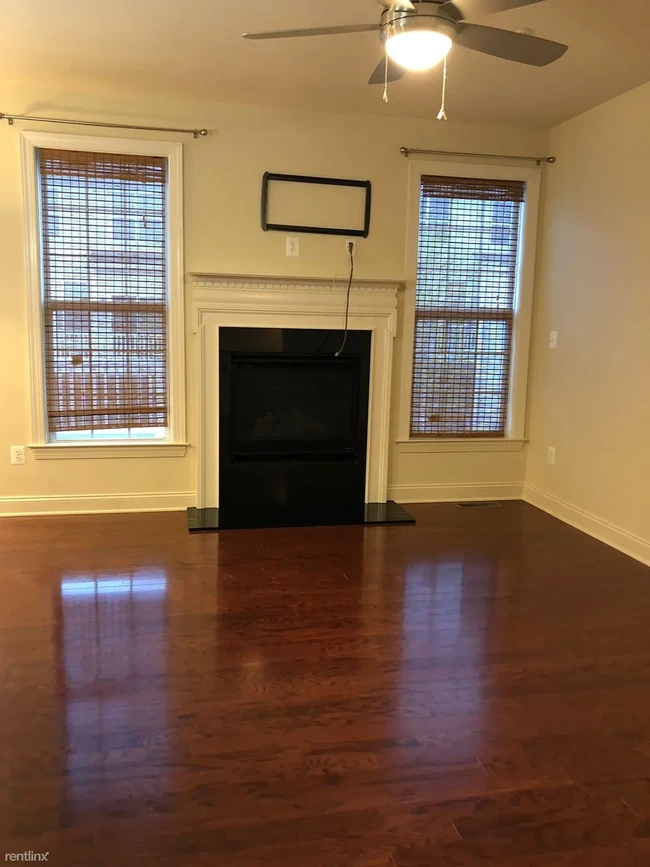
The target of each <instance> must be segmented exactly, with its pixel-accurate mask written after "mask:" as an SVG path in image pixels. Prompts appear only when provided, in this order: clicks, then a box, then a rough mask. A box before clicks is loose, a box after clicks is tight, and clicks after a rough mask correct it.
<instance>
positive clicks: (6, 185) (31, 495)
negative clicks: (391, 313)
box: [0, 82, 547, 513]
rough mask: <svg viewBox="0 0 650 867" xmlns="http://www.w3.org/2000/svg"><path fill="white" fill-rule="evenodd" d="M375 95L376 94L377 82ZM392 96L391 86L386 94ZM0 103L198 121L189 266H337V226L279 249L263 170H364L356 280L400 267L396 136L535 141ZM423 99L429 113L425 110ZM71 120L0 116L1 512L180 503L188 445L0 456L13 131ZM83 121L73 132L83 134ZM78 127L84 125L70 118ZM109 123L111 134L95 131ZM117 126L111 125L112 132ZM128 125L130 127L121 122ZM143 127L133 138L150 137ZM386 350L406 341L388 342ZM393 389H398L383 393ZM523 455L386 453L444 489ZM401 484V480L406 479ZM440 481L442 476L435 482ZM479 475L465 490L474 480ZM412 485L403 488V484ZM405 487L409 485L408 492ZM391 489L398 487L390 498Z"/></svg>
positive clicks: (190, 183) (506, 472)
mask: <svg viewBox="0 0 650 867" xmlns="http://www.w3.org/2000/svg"><path fill="white" fill-rule="evenodd" d="M377 98H378V99H379V100H380V99H381V93H379V92H378V95H377ZM393 98H394V99H396V98H398V97H397V96H393ZM0 106H2V109H3V110H5V111H12V112H14V113H19V114H23V113H41V114H43V115H46V116H47V115H50V116H52V115H54V116H56V115H57V114H58V115H60V116H65V117H77V118H80V119H82V118H85V119H89V120H98V119H99V120H107V121H110V122H124V123H132V124H145V125H162V126H190V127H194V126H206V127H208V128H210V130H211V134H210V136H209V137H208V138H206V139H201V140H198V141H194V140H193V139H192V138H190V137H178V136H173V135H168V136H166V137H167V138H169V139H180V140H182V141H184V142H185V143H186V144H185V194H186V203H185V268H186V271H187V272H188V273H189V272H196V271H198V272H201V271H203V272H208V271H209V272H221V273H245V274H274V275H296V276H309V277H328V278H329V277H332V276H333V275H334V274H343V273H344V272H345V270H346V257H345V248H344V244H343V242H342V240H341V239H340V238H336V237H322V236H307V235H305V236H302V237H301V256H300V258H298V259H289V258H286V256H285V241H284V236H282V235H280V234H278V233H274V232H269V233H264V232H262V230H261V228H260V186H261V177H262V174H263V172H264V171H266V170H270V171H277V172H289V173H298V174H317V175H330V176H341V177H352V178H363V179H366V178H367V179H369V180H371V181H372V183H373V211H372V226H371V232H370V236H369V238H367V239H366V240H361V241H360V242H359V244H358V259H357V271H358V276H359V277H363V278H377V279H398V280H401V279H404V276H405V262H404V259H405V244H406V238H405V234H406V222H407V221H406V197H407V186H408V184H407V177H408V162H407V160H405V159H404V157H402V156H401V155H400V153H399V148H400V147H401V146H402V145H407V146H410V147H424V148H447V149H451V150H471V151H487V152H489V151H496V152H509V153H513V154H527V153H537V152H538V151H539V152H545V150H546V146H547V135H546V133H545V132H544V131H542V130H537V129H525V128H509V127H502V126H486V125H470V124H455V123H453V122H449V123H446V124H445V123H438V122H436V121H435V120H432V121H431V122H427V121H417V120H413V121H409V120H404V119H399V118H393V117H389V116H386V117H380V116H368V117H360V116H355V115H333V114H324V113H321V112H319V111H318V108H317V107H315V108H314V111H313V112H311V113H305V112H299V113H295V112H292V111H289V110H286V109H278V108H270V107H267V108H255V107H250V106H248V107H244V106H232V105H218V104H214V103H210V104H206V103H203V104H200V103H192V102H191V101H181V100H172V99H163V98H160V97H158V98H154V97H150V96H146V95H136V94H120V93H117V92H114V93H107V92H92V93H90V92H83V91H80V92H77V93H73V92H70V91H58V90H57V89H56V88H55V87H53V86H48V85H47V84H43V83H41V84H40V86H38V87H36V86H33V87H29V88H28V87H26V86H23V87H18V86H10V85H8V84H7V82H2V83H0ZM434 114H435V111H434V106H433V104H432V117H433V116H434ZM46 128H47V129H49V130H50V131H52V130H57V129H60V131H66V132H69V131H70V127H65V128H57V127H52V126H48V127H44V126H43V125H36V124H16V126H15V127H13V128H12V127H8V126H7V125H6V124H2V125H0V261H1V262H2V268H0V298H1V303H0V410H1V411H0V513H1V512H27V511H41V510H45V511H55V510H69V509H75V510H83V509H85V508H88V509H100V508H115V509H128V508H173V507H178V508H182V507H184V506H185V505H188V504H191V503H192V502H193V498H194V491H195V489H196V482H195V455H194V450H193V449H192V448H190V449H189V451H188V454H187V456H186V457H185V458H148V459H119V460H115V459H113V460H92V461H91V460H85V461H81V460H80V461H67V460H66V461H38V462H36V461H34V459H33V457H32V456H31V455H29V454H28V461H27V465H26V466H24V467H14V466H10V465H9V446H10V445H11V444H25V443H28V442H29V440H30V433H29V431H30V426H29V395H28V389H29V376H28V368H27V330H26V302H25V274H24V260H23V247H24V244H23V226H22V195H21V170H20V147H19V135H18V129H46ZM95 132H96V131H94V130H88V131H87V133H86V134H91V133H95ZM79 134H80V135H83V134H84V130H83V128H79ZM100 134H101V135H104V134H106V135H109V134H111V133H110V132H106V133H104V132H103V131H102V132H101V133H100ZM115 134H116V135H120V136H123V135H124V133H115ZM133 135H138V134H133ZM150 136H151V134H150V133H149V134H146V133H145V134H142V135H141V136H140V137H145V138H146V137H150ZM396 349H397V356H398V360H399V356H400V353H408V352H410V350H411V347H410V346H408V345H404V341H402V340H401V339H400V340H399V341H398V346H397V347H396ZM187 350H188V372H187V376H188V412H189V416H188V435H189V441H190V443H192V442H193V441H194V435H195V424H194V411H195V405H194V404H195V401H194V395H195V376H196V374H195V369H194V364H193V354H192V350H193V340H192V338H191V336H188V345H187ZM396 397H397V395H396ZM524 462H525V453H524V452H518V453H512V454H498V455H495V454H489V453H488V454H470V455H463V454H452V455H448V454H431V455H400V456H397V455H394V456H393V459H392V462H391V479H390V483H391V486H392V490H393V493H396V492H398V493H399V492H400V490H402V489H403V490H402V493H403V492H404V491H408V490H411V491H413V488H412V487H411V488H410V489H409V487H408V486H414V485H417V486H418V488H419V490H420V491H422V490H423V491H425V493H426V492H427V491H430V492H432V495H433V496H436V494H440V490H441V489H440V488H438V487H436V486H440V485H444V486H446V487H445V492H446V494H449V493H450V492H451V495H452V496H455V494H454V491H453V487H454V486H455V485H458V484H461V485H467V486H470V487H468V488H464V489H462V490H461V493H462V491H463V490H464V491H466V492H470V495H471V496H475V495H477V494H478V495H480V494H481V493H485V494H487V496H495V495H497V494H498V492H499V490H503V489H501V488H498V487H496V488H495V487H494V485H497V486H499V485H503V484H507V485H510V484H514V485H515V488H517V487H518V486H521V484H522V482H523V477H524ZM405 486H406V487H405ZM448 486H451V487H448ZM476 486H478V488H476ZM413 493H414V495H415V492H414V491H413ZM407 498H408V496H407ZM401 499H404V496H402V497H401Z"/></svg>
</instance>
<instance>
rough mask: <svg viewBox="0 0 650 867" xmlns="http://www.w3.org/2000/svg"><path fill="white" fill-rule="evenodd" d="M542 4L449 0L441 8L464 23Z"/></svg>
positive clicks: (519, 0) (512, 0)
mask: <svg viewBox="0 0 650 867" xmlns="http://www.w3.org/2000/svg"><path fill="white" fill-rule="evenodd" d="M542 2H543V0H449V2H447V3H443V4H442V6H441V7H440V8H441V9H442V10H443V11H444V12H446V13H447V15H450V17H452V18H454V20H455V21H462V20H463V19H464V18H480V17H481V16H482V15H493V14H494V13H495V12H506V11H507V10H508V9H519V7H520V6H531V5H532V4H533V3H542Z"/></svg>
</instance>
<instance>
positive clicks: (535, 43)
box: [243, 0, 568, 84]
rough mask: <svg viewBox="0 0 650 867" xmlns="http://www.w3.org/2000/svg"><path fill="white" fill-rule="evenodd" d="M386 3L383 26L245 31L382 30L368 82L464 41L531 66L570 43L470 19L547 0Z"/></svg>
mask: <svg viewBox="0 0 650 867" xmlns="http://www.w3.org/2000/svg"><path fill="white" fill-rule="evenodd" d="M378 2H379V4H380V5H381V6H383V7H384V11H383V12H382V13H381V18H380V21H379V23H378V24H344V25H342V26H338V27H337V26H334V27H312V28H308V29H306V30H271V31H268V32H265V33H244V34H243V35H244V38H245V39H287V38H293V37H298V36H335V35H338V34H340V33H366V32H373V31H374V32H377V33H379V34H380V37H381V39H382V41H383V42H384V44H385V46H386V53H387V55H388V70H386V61H385V60H382V61H381V62H380V64H379V66H378V67H377V68H376V69H375V71H374V72H373V74H372V75H371V76H370V80H369V82H368V84H383V83H384V80H385V78H386V72H388V81H398V80H399V79H400V78H402V77H403V76H404V75H405V74H406V72H407V71H408V70H425V69H431V68H432V67H434V66H435V65H436V64H437V63H440V62H441V61H442V60H443V59H444V58H445V57H446V56H447V54H448V53H449V51H450V49H451V47H452V45H460V46H461V47H463V48H470V49H471V50H472V51H479V52H481V53H482V54H491V55H492V56H493V57H502V58H503V59H504V60H512V61H514V62H515V63H526V64H528V65H529V66H548V64H549V63H553V62H554V61H556V60H559V58H560V57H562V55H563V54H564V53H565V52H566V51H567V48H568V46H567V45H562V44H561V43H559V42H551V41H550V40H548V39H540V38H539V37H538V36H531V35H529V34H527V33H516V32H513V31H512V30H500V29H498V28H497V27H484V26H483V25H480V24H469V23H468V22H467V18H468V17H473V16H482V15H491V14H492V13H494V12H504V11H506V10H507V9H517V8H518V7H520V6H529V5H531V4H533V3H541V2H543V0H415V2H411V0H378Z"/></svg>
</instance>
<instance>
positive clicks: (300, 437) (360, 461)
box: [219, 328, 371, 528]
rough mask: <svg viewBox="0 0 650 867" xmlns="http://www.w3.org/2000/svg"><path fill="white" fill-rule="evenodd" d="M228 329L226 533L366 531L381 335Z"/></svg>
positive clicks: (224, 348)
mask: <svg viewBox="0 0 650 867" xmlns="http://www.w3.org/2000/svg"><path fill="white" fill-rule="evenodd" d="M342 340H343V334H342V333H341V332H339V331H323V330H313V329H293V328H223V329H222V330H221V341H220V353H219V377H220V388H219V394H220V411H219V428H220V436H219V442H220V454H219V480H220V491H219V503H220V515H219V524H220V527H222V528H227V527H260V526H274V525H282V526H287V525H291V526H296V525H302V524H307V525H308V524H341V523H359V522H361V521H362V520H363V515H364V507H365V480H366V444H367V438H368V387H369V377H370V346H371V335H370V332H368V331H355V332H352V333H350V334H349V335H348V338H347V340H346V344H345V349H344V351H343V352H342V353H341V354H340V355H338V356H337V355H336V353H337V350H338V349H339V348H340V346H341V343H342Z"/></svg>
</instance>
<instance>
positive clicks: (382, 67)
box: [368, 58, 406, 84]
mask: <svg viewBox="0 0 650 867" xmlns="http://www.w3.org/2000/svg"><path fill="white" fill-rule="evenodd" d="M405 75H406V69H404V67H403V66H400V65H399V63H395V61H394V60H391V59H390V58H389V60H388V81H389V83H390V82H392V81H399V80H400V78H404V76H405ZM385 81H386V59H385V58H384V59H383V60H382V61H380V63H379V66H377V68H376V69H375V71H374V72H373V73H372V75H371V76H370V78H369V79H368V84H384V82H385Z"/></svg>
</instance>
